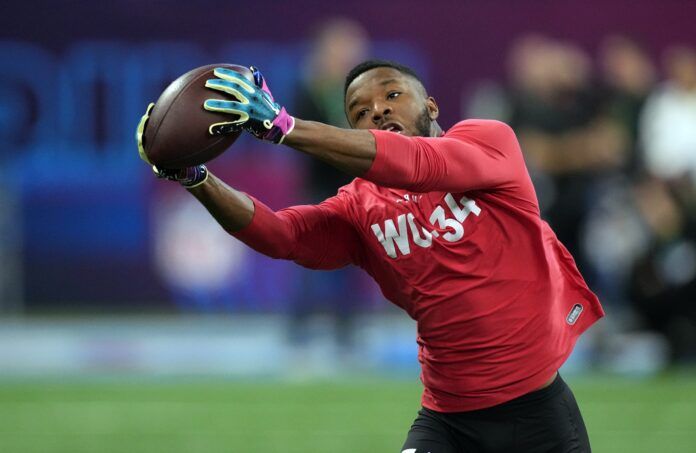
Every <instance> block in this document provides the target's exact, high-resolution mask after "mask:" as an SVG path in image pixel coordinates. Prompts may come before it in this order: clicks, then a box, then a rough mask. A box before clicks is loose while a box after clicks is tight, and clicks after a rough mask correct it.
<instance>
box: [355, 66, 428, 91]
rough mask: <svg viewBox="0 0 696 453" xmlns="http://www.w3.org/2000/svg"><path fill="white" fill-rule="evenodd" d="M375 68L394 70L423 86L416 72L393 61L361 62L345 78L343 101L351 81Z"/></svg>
mask: <svg viewBox="0 0 696 453" xmlns="http://www.w3.org/2000/svg"><path fill="white" fill-rule="evenodd" d="M375 68H392V69H396V70H397V71H399V72H400V73H402V74H406V75H408V76H411V77H413V78H414V79H416V80H417V81H418V82H420V84H421V86H424V84H423V81H422V80H421V78H420V77H418V74H416V71H414V70H413V69H411V68H409V67H408V66H405V65H402V64H400V63H396V62H394V61H389V60H367V61H363V62H362V63H360V64H359V65H357V66H355V67H354V68H353V69H351V70H350V72H349V73H348V75H347V76H346V84H345V86H344V87H343V98H344V99H345V97H346V94H347V93H348V87H349V86H350V84H351V83H353V80H355V79H357V78H358V76H359V75H360V74H362V73H365V72H367V71H369V70H371V69H375Z"/></svg>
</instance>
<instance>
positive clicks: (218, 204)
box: [188, 174, 254, 234]
mask: <svg viewBox="0 0 696 453" xmlns="http://www.w3.org/2000/svg"><path fill="white" fill-rule="evenodd" d="M188 190H189V192H190V193H191V194H192V195H193V196H194V197H196V199H197V200H198V201H200V202H201V204H202V205H203V206H205V208H206V209H207V210H208V212H209V213H210V215H212V216H213V218H215V220H216V221H217V222H218V223H219V224H220V226H221V227H222V228H224V230H225V231H227V232H228V233H230V234H234V233H236V232H237V231H240V230H242V229H244V228H246V227H247V226H248V225H249V224H250V223H251V220H252V218H253V217H254V202H253V201H252V199H251V198H249V197H248V196H247V195H246V194H244V193H242V192H240V191H238V190H235V189H233V188H232V187H230V186H228V185H227V184H225V183H224V182H223V181H222V180H220V179H218V178H217V177H216V176H215V175H213V174H210V175H209V176H208V179H207V180H206V182H205V183H204V184H200V185H198V186H196V187H193V188H190V189H188Z"/></svg>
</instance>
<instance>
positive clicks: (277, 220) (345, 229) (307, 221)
mask: <svg viewBox="0 0 696 453" xmlns="http://www.w3.org/2000/svg"><path fill="white" fill-rule="evenodd" d="M345 196H346V195H345V194H339V195H337V196H335V197H331V198H329V199H327V200H326V201H324V202H322V203H320V204H318V205H303V206H293V207H290V208H286V209H281V210H280V211H277V212H274V211H273V210H272V209H271V208H269V207H268V206H266V205H265V204H263V203H261V202H260V201H259V200H257V199H256V198H254V197H250V198H251V199H252V200H253V202H254V217H253V218H252V220H251V223H250V224H249V225H248V226H247V227H246V228H244V229H243V230H241V231H237V232H235V233H233V236H234V237H236V238H237V239H239V240H240V241H242V242H244V243H245V244H247V245H248V246H249V247H251V248H253V249H254V250H256V251H258V252H260V253H263V254H264V255H267V256H270V257H271V258H278V259H286V260H293V261H295V262H296V263H297V264H300V265H301V266H304V267H308V268H310V269H338V268H340V267H343V266H346V265H347V264H350V263H352V262H355V256H356V254H357V250H358V246H357V242H358V241H357V239H356V233H355V230H354V229H353V227H352V225H351V224H350V223H349V222H348V221H346V220H345V217H344V216H343V215H342V213H343V212H344V209H345V207H344V206H343V202H344V197H345Z"/></svg>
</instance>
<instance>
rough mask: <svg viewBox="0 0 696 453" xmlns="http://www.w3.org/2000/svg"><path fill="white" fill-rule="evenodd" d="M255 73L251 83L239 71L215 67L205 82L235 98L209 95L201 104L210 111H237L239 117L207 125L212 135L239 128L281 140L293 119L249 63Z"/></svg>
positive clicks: (273, 139) (259, 135) (257, 135)
mask: <svg viewBox="0 0 696 453" xmlns="http://www.w3.org/2000/svg"><path fill="white" fill-rule="evenodd" d="M249 69H251V72H252V74H253V76H254V83H253V84H252V83H251V82H250V81H249V80H248V79H246V78H245V77H244V76H243V75H242V74H240V73H238V72H236V71H233V70H231V69H226V68H215V70H214V71H213V73H214V74H215V76H216V77H217V78H216V79H210V80H208V81H206V82H205V86H206V87H208V88H210V89H213V90H218V91H222V92H225V93H227V94H231V95H232V96H234V97H235V98H236V99H237V101H222V100H219V99H208V100H206V101H205V103H203V107H204V108H205V109H206V110H209V111H211V112H222V113H229V114H232V115H236V116H237V117H238V118H237V119H234V120H230V121H226V122H223V123H215V124H212V125H211V126H210V128H209V129H208V132H210V134H212V135H223V134H227V133H230V132H233V131H238V130H239V129H243V130H246V131H248V132H250V133H252V134H253V135H254V136H256V137H258V138H261V139H263V140H268V141H271V142H273V143H282V142H283V139H284V138H285V136H286V135H288V134H289V133H290V132H291V131H292V129H293V128H294V127H295V119H294V118H293V117H292V116H290V115H289V114H288V113H287V112H286V111H285V108H284V107H282V106H281V105H280V104H278V103H277V102H275V100H274V99H273V95H272V94H271V91H270V89H269V88H268V85H266V81H265V80H264V78H263V76H262V75H261V73H260V72H259V70H258V69H256V68H255V67H253V66H252V67H250V68H249Z"/></svg>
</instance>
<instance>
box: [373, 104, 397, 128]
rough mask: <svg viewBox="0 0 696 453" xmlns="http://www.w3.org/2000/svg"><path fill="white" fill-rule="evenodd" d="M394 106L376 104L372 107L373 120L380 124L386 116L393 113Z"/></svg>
mask: <svg viewBox="0 0 696 453" xmlns="http://www.w3.org/2000/svg"><path fill="white" fill-rule="evenodd" d="M391 113H392V108H391V107H390V106H389V105H377V104H375V105H374V107H373V109H372V122H373V123H375V124H378V123H380V122H381V121H382V119H383V118H384V117H386V116H389V115H391Z"/></svg>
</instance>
